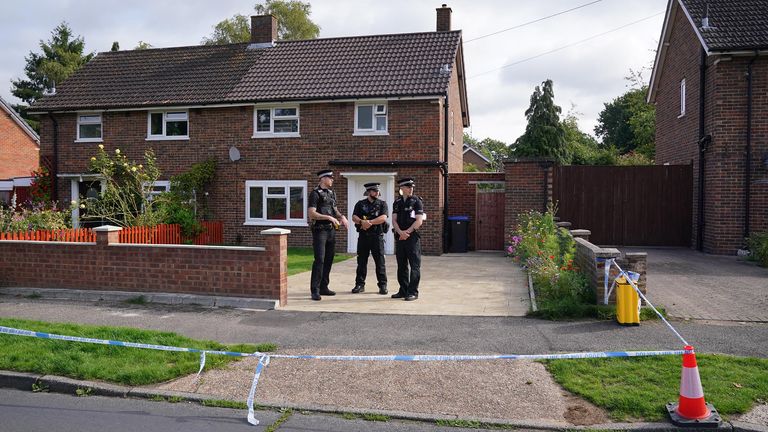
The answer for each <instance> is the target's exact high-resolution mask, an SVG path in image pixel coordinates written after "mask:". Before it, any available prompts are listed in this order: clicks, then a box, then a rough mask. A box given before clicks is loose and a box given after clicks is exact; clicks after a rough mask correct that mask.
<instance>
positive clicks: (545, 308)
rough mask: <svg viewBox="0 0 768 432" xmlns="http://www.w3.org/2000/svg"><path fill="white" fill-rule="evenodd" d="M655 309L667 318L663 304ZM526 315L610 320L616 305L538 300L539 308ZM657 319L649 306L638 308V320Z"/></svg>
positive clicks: (553, 318) (565, 318) (559, 318)
mask: <svg viewBox="0 0 768 432" xmlns="http://www.w3.org/2000/svg"><path fill="white" fill-rule="evenodd" d="M656 309H658V310H659V312H660V313H661V314H662V315H664V318H667V311H666V309H665V308H664V307H663V306H656ZM528 316H531V317H536V318H542V319H547V320H552V321H558V320H567V319H580V318H594V319H599V320H605V321H612V320H615V319H616V306H615V305H602V304H600V305H595V304H587V303H576V302H572V301H563V302H539V310H537V311H536V312H528ZM657 319H659V316H658V315H656V312H654V311H653V310H652V309H651V308H648V307H643V308H641V309H640V321H653V320H657Z"/></svg>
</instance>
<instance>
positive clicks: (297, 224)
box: [32, 5, 469, 254]
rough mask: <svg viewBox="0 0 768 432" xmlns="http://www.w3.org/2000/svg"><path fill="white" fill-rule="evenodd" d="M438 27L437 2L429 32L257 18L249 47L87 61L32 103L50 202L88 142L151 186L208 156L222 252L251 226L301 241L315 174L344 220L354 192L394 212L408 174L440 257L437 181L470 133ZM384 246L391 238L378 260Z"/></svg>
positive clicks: (351, 244) (457, 66) (441, 197)
mask: <svg viewBox="0 0 768 432" xmlns="http://www.w3.org/2000/svg"><path fill="white" fill-rule="evenodd" d="M450 18H451V9H450V8H448V7H446V6H445V5H444V6H443V7H441V8H439V9H437V31H435V32H424V33H407V34H389V35H373V36H356V37H338V38H326V39H314V40H301V41H276V40H275V39H276V36H277V21H276V19H275V18H274V17H272V16H254V17H252V18H251V42H250V43H242V44H229V45H217V46H192V47H181V48H167V49H149V50H135V51H118V52H106V53H100V54H98V55H97V56H96V57H94V58H93V59H92V60H91V61H90V62H88V64H86V65H85V66H84V67H83V68H82V69H80V70H79V71H77V72H76V73H75V74H73V75H72V76H71V77H70V78H69V79H67V80H66V81H64V82H63V83H61V84H60V85H59V86H58V87H57V89H56V90H57V91H56V94H55V95H51V96H47V97H45V98H43V99H41V100H40V101H38V102H37V103H35V104H34V106H33V107H32V111H34V112H36V113H38V114H39V115H40V119H41V134H40V135H41V153H42V155H44V156H47V157H50V158H51V160H52V161H54V163H53V165H54V166H55V170H56V178H57V180H58V182H57V183H58V185H57V188H56V189H57V194H58V199H59V201H61V202H68V201H69V200H70V199H75V200H76V199H78V196H79V195H83V194H84V193H85V192H86V191H87V190H88V189H89V188H93V185H94V183H93V182H94V181H98V179H96V178H94V177H93V176H92V175H90V174H89V172H88V160H89V158H90V156H92V155H93V154H95V152H96V150H97V145H99V144H103V145H104V147H105V149H106V150H107V151H110V152H112V151H114V150H115V149H117V148H119V149H120V150H121V151H122V152H123V153H124V154H126V155H127V156H128V157H129V158H130V159H133V160H136V161H138V160H140V159H141V158H142V155H143V153H144V151H145V150H146V149H153V150H154V152H155V154H156V156H157V163H158V166H159V168H160V169H161V171H162V173H163V178H162V180H164V181H165V182H161V183H158V186H160V187H165V185H167V180H168V179H169V178H170V177H171V176H173V175H175V174H179V173H181V172H184V171H185V170H187V169H189V167H190V165H192V164H193V163H195V162H201V161H204V160H206V159H208V158H215V159H216V161H217V170H216V177H215V180H214V183H213V185H212V187H211V190H210V195H209V197H208V200H209V206H210V208H211V209H212V213H213V215H212V216H213V218H214V219H218V220H223V221H224V232H225V241H226V242H232V243H239V242H242V243H244V244H252V245H253V244H259V242H260V240H259V236H258V233H259V232H260V231H261V230H264V229H266V228H269V227H287V228H289V229H290V230H291V231H292V234H291V235H290V236H289V244H290V245H310V244H311V239H310V232H309V228H308V219H307V196H308V194H309V192H310V191H311V190H312V188H314V187H315V186H316V184H317V178H316V176H315V172H316V171H318V170H321V169H324V168H328V167H330V168H332V169H334V171H335V172H336V183H335V184H334V189H335V190H336V192H337V196H338V198H339V201H340V209H341V210H342V211H343V212H346V213H347V215H348V217H350V218H351V211H352V207H353V206H354V203H355V202H356V201H357V200H359V199H362V197H363V190H364V188H363V186H362V185H363V184H364V183H367V182H369V181H379V182H381V183H382V186H383V191H382V196H383V197H385V198H386V200H387V201H388V202H389V204H390V208H391V207H392V206H391V205H392V202H393V201H394V198H395V194H396V192H397V190H396V188H395V180H396V179H397V178H399V177H405V176H412V177H414V178H415V179H416V194H417V195H420V196H421V197H422V198H423V199H424V202H425V210H426V213H427V214H428V217H427V221H426V223H425V224H424V227H423V229H422V239H423V240H422V241H423V243H422V247H423V248H424V251H425V253H429V254H440V253H442V252H443V250H444V247H445V244H444V242H445V235H444V220H445V219H444V218H445V214H444V209H445V208H446V205H447V201H448V196H449V193H446V189H447V185H448V181H447V175H448V173H449V172H461V171H462V144H463V139H462V138H463V133H462V132H463V128H464V127H466V126H468V125H469V112H468V105H467V97H466V85H465V79H464V57H463V53H462V33H461V31H451V24H450V22H451V19H450ZM235 150H237V151H235ZM237 154H239V156H240V157H239V159H238V158H237V157H234V156H235V155H237ZM230 155H232V156H233V157H230ZM94 189H95V188H94ZM74 216H75V218H77V217H78V216H79V215H78V214H76V213H75V214H74ZM356 236H357V234H356V232H355V231H354V229H352V230H350V231H349V232H347V233H341V235H340V236H339V239H338V241H337V244H338V246H337V247H338V250H339V251H349V252H354V251H355V249H356V238H357V237H356ZM393 243H394V242H393V240H392V234H391V232H390V234H389V239H388V241H387V243H386V244H387V249H388V252H389V253H392V252H393Z"/></svg>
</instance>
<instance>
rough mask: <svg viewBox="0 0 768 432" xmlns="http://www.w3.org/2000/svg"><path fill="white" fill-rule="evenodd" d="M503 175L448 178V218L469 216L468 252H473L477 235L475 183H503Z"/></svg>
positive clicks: (453, 175)
mask: <svg viewBox="0 0 768 432" xmlns="http://www.w3.org/2000/svg"><path fill="white" fill-rule="evenodd" d="M503 181H504V173H479V172H474V173H451V174H450V175H449V176H448V190H449V191H450V194H451V199H450V201H448V207H449V208H448V216H469V226H468V228H469V250H475V235H476V233H477V183H478V182H503Z"/></svg>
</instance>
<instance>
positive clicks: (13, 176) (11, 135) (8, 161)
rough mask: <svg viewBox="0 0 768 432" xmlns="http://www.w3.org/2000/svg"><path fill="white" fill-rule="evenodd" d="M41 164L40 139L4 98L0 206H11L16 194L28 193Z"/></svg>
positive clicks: (0, 130)
mask: <svg viewBox="0 0 768 432" xmlns="http://www.w3.org/2000/svg"><path fill="white" fill-rule="evenodd" d="M39 163H40V138H39V137H38V136H37V133H35V131H34V130H33V129H32V128H31V127H30V126H29V125H28V124H27V122H26V121H24V119H23V118H21V116H19V114H18V113H17V112H16V111H15V110H14V109H13V107H11V105H10V104H9V103H8V102H6V101H5V100H4V99H3V98H0V203H5V204H8V203H10V201H11V196H12V194H13V192H14V190H17V189H19V188H22V189H23V190H24V191H26V189H27V188H28V187H29V183H30V180H31V179H30V175H31V173H32V171H34V170H36V169H37V167H38V165H39ZM24 195H25V196H26V193H25V194H24Z"/></svg>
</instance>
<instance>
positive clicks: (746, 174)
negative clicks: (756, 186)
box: [742, 50, 759, 240]
mask: <svg viewBox="0 0 768 432" xmlns="http://www.w3.org/2000/svg"><path fill="white" fill-rule="evenodd" d="M758 55H759V53H758V51H757V50H755V56H754V57H752V59H751V60H750V61H749V63H748V64H747V149H746V150H747V158H746V161H745V164H746V165H745V167H744V235H743V236H742V237H743V239H744V240H746V238H747V237H749V213H750V210H751V208H750V207H751V206H750V202H749V192H750V189H751V188H750V183H751V182H752V173H751V171H752V169H751V168H752V65H753V64H754V63H755V60H757V56H758Z"/></svg>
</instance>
